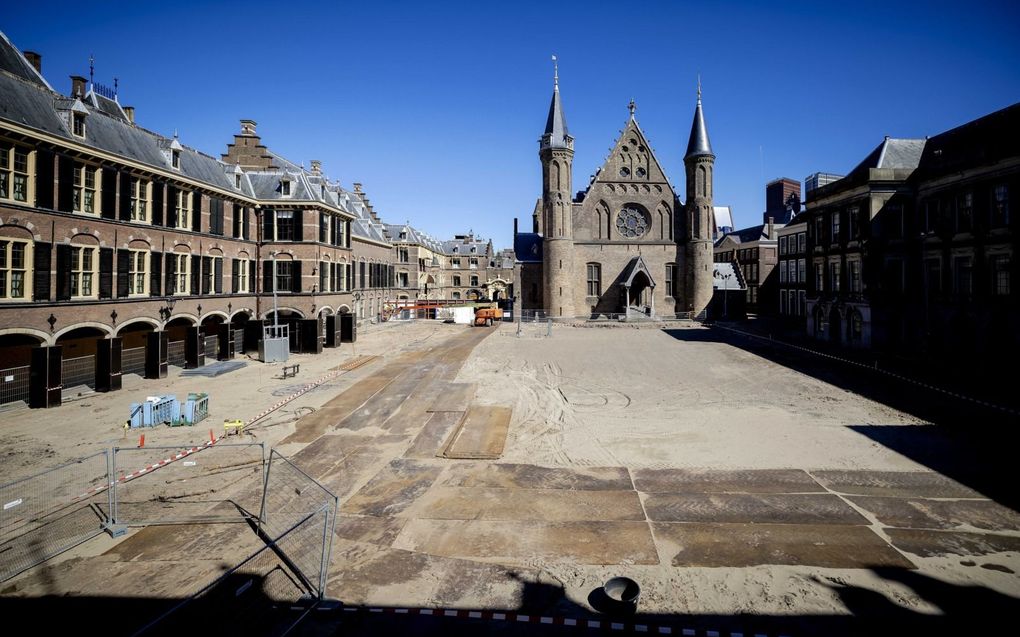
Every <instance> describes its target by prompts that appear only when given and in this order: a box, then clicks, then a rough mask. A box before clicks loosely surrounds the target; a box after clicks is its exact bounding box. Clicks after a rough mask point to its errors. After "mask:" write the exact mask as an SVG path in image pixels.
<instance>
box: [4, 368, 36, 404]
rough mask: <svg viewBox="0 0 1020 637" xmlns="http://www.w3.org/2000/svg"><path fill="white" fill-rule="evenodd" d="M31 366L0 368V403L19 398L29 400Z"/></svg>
mask: <svg viewBox="0 0 1020 637" xmlns="http://www.w3.org/2000/svg"><path fill="white" fill-rule="evenodd" d="M28 378H29V367H28V365H25V366H24V367H9V368H7V369H0V405H5V404H7V403H13V402H15V401H18V400H24V401H25V402H28Z"/></svg>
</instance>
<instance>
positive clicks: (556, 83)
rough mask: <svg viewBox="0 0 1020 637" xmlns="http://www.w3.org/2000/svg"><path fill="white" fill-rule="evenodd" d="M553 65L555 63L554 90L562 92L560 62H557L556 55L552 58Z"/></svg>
mask: <svg viewBox="0 0 1020 637" xmlns="http://www.w3.org/2000/svg"><path fill="white" fill-rule="evenodd" d="M552 63H553V90H554V91H558V90H560V65H559V62H557V61H556V56H555V55H554V56H552Z"/></svg>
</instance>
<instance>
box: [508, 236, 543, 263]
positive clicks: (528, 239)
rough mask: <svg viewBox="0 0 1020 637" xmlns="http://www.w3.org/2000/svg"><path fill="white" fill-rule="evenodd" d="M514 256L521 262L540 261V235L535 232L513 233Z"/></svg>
mask: <svg viewBox="0 0 1020 637" xmlns="http://www.w3.org/2000/svg"><path fill="white" fill-rule="evenodd" d="M514 258H516V259H517V260H518V261H520V262H522V263H541V262H542V235H540V234H538V233H535V232H518V233H517V234H516V235H514Z"/></svg>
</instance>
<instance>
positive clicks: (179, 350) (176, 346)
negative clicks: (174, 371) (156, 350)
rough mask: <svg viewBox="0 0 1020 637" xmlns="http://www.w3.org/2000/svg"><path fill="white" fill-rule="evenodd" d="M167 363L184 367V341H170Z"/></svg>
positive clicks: (167, 348)
mask: <svg viewBox="0 0 1020 637" xmlns="http://www.w3.org/2000/svg"><path fill="white" fill-rule="evenodd" d="M166 358H167V363H169V364H171V365H176V366H177V367H184V365H185V362H184V360H185V359H184V341H170V342H169V343H167V346H166Z"/></svg>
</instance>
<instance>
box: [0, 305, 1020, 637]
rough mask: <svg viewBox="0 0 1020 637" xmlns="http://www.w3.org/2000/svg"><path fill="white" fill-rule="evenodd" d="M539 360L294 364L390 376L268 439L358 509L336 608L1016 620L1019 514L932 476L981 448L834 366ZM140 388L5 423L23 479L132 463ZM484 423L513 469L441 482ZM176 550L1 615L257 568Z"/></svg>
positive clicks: (552, 349)
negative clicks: (133, 417)
mask: <svg viewBox="0 0 1020 637" xmlns="http://www.w3.org/2000/svg"><path fill="white" fill-rule="evenodd" d="M539 336H540V335H539V334H536V333H535V331H534V330H533V331H532V332H530V333H529V332H527V331H526V332H525V334H524V335H523V337H521V338H518V337H517V336H516V335H515V327H514V326H512V325H503V326H500V327H498V328H495V329H492V330H480V329H472V328H468V327H463V326H454V325H442V324H435V323H426V322H421V323H414V324H410V325H382V326H377V327H375V328H373V329H371V330H367V331H365V332H363V333H362V334H361V338H360V339H359V342H358V343H357V345H356V347H354V348H352V347H346V346H345V348H343V349H341V350H340V351H339V352H330V353H328V354H325V355H323V356H319V357H303V358H302V357H297V358H298V359H299V360H300V362H301V363H302V376H301V377H300V378H299V379H298V380H299V381H303V382H308V381H309V380H314V379H316V378H318V377H320V376H321V375H322V374H324V373H326V372H327V371H328V370H330V369H332V368H333V367H335V366H336V365H338V364H340V363H342V362H343V361H345V360H349V359H350V358H351V357H353V356H354V355H355V354H356V355H364V354H374V355H378V356H379V359H378V360H377V361H375V362H373V363H370V364H368V365H366V366H365V367H362V368H359V369H358V370H355V371H353V372H350V373H348V374H343V375H341V376H339V377H338V378H336V379H335V380H332V381H330V382H328V383H326V384H325V385H324V386H323V387H322V388H321V390H319V391H314V392H310V393H309V394H307V395H305V396H303V397H302V398H300V399H299V400H297V401H295V402H294V403H291V404H290V405H288V406H287V407H285V408H284V409H283V410H281V411H280V412H278V413H277V414H276V415H274V416H273V417H272V418H271V419H269V420H267V422H266V423H265V424H264V425H263V426H262V427H257V428H253V430H252V431H251V432H249V439H253V440H260V441H265V442H267V443H269V444H272V445H273V446H274V447H275V448H276V449H278V450H280V451H281V452H282V453H284V455H286V456H288V457H289V458H290V459H291V460H293V461H294V462H295V463H297V464H298V465H299V466H301V467H302V468H303V469H305V470H306V471H307V472H308V473H310V474H311V475H312V476H313V477H315V478H316V479H317V480H319V481H320V482H321V483H323V484H324V485H326V486H327V487H328V488H329V489H331V490H333V492H335V493H336V494H337V495H338V496H339V497H340V502H341V507H340V516H339V518H338V520H337V526H336V532H335V537H334V538H333V554H332V565H331V568H330V572H329V578H328V583H327V588H328V590H329V592H330V594H331V595H333V596H336V597H339V598H340V599H343V600H344V602H345V603H348V604H354V605H359V604H360V605H382V606H390V607H455V608H464V609H504V610H505V609H524V610H527V611H529V612H532V613H543V614H554V615H555V614H559V615H566V616H573V617H584V616H588V617H592V616H597V614H596V613H595V611H597V610H598V608H597V598H593V597H592V595H594V594H595V593H596V592H597V591H598V590H599V588H600V587H601V585H602V583H603V582H605V581H606V579H608V578H609V577H612V576H616V575H626V576H629V577H631V578H633V579H635V580H636V581H638V582H639V583H640V585H641V587H642V595H641V605H640V611H641V613H642V615H641V617H643V618H645V619H647V620H649V621H661V622H665V623H669V624H671V625H673V626H679V625H683V626H689V625H690V626H707V627H708V628H712V629H724V630H731V629H732V630H736V629H738V628H742V629H744V630H746V632H747V633H748V634H754V633H755V632H759V631H758V630H757V629H759V628H761V630H760V632H761V633H763V634H765V633H768V634H771V633H772V628H775V627H776V626H779V628H778V629H777V630H780V631H781V632H782V631H786V632H792V633H793V634H854V628H853V627H852V628H851V629H849V630H848V629H847V628H846V625H847V624H846V618H848V617H851V616H854V617H865V618H869V619H874V618H879V619H883V620H884V619H885V618H894V619H896V618H898V619H903V620H905V621H914V622H916V621H917V620H918V618H926V617H931V618H939V617H946V616H949V617H953V618H959V617H960V616H970V615H971V614H975V613H977V614H980V615H982V616H984V617H988V616H994V615H995V614H997V613H1000V612H1003V611H1004V609H1006V608H1010V607H1015V606H1016V604H1017V601H1018V598H1020V578H1018V577H1017V575H1016V573H1017V572H1020V515H1018V514H1017V513H1016V511H1015V509H1014V507H1013V505H1011V504H1010V505H1004V504H1003V501H1002V498H1001V497H998V493H993V492H991V491H987V490H985V489H983V486H982V485H983V484H985V483H981V484H980V485H979V484H978V483H975V482H973V481H970V480H968V479H965V478H964V477H961V476H962V475H963V474H960V473H958V472H956V471H955V470H948V469H947V470H945V471H943V472H942V473H940V469H941V467H940V466H936V463H933V462H931V460H930V458H931V454H933V453H941V454H942V455H946V454H947V453H949V454H951V453H955V452H956V450H957V449H958V448H959V447H958V442H959V440H958V438H957V437H955V434H954V433H953V432H950V431H945V430H943V429H942V428H941V427H934V426H932V425H931V424H929V423H927V422H925V421H924V420H922V419H920V418H917V417H915V416H911V415H909V414H907V413H903V412H900V411H897V410H895V409H893V408H890V407H888V406H887V405H886V404H884V403H883V402H876V401H874V400H871V399H869V398H866V397H865V396H863V395H861V394H860V393H857V392H854V391H849V390H847V389H842V388H840V386H837V385H836V384H833V382H830V381H832V379H833V375H832V373H831V371H832V370H830V369H829V368H828V367H826V366H825V364H824V363H821V364H819V367H818V369H813V368H812V367H811V365H812V364H808V365H802V366H798V365H785V364H779V363H777V362H773V361H772V360H770V359H769V358H768V357H765V356H760V355H759V354H758V353H756V352H755V350H754V349H753V348H747V347H741V346H738V345H739V344H732V343H727V342H719V341H718V339H717V338H716V336H717V335H715V334H714V333H713V331H712V330H710V329H707V328H701V327H694V326H688V327H686V328H684V329H679V330H668V331H663V330H660V329H654V328H652V327H651V326H645V327H642V328H640V329H634V328H629V327H614V328H608V329H592V328H586V327H562V326H557V327H556V328H554V331H553V336H552V337H551V338H540V337H539ZM830 367H831V366H830ZM797 369H800V370H801V371H796V370H797ZM276 375H277V374H276V373H275V369H273V368H271V367H268V366H262V365H259V364H257V363H253V364H251V365H249V367H248V368H245V369H244V370H241V371H238V372H234V373H232V374H228V375H226V376H222V377H219V378H213V379H181V378H171V379H168V380H167V381H166V383H165V385H166V388H167V389H172V390H173V391H176V392H177V393H178V394H182V393H186V392H187V391H194V389H193V388H194V387H200V388H202V390H204V391H208V392H209V393H210V394H212V396H213V402H212V403H211V404H212V412H213V416H212V417H211V418H210V421H211V422H212V423H220V422H221V420H222V419H223V418H227V417H230V418H233V417H237V418H245V417H246V415H251V414H255V413H258V412H259V411H261V410H262V409H263V408H264V407H266V406H267V405H268V404H271V403H272V402H274V401H275V400H278V398H277V397H278V396H279V395H283V394H289V393H290V392H291V391H293V389H294V388H296V387H299V386H300V383H295V381H294V380H293V379H287V380H286V381H284V380H282V379H278V378H275V376H276ZM137 382H139V383H140V382H141V381H137ZM130 383H131V381H130V380H129V381H128V382H126V388H125V390H124V391H122V392H119V393H115V394H109V395H106V396H101V397H98V396H93V397H87V398H85V399H84V400H82V401H80V402H78V403H71V404H69V405H67V406H64V407H61V408H59V409H56V410H49V411H46V412H43V411H28V410H25V411H20V412H16V413H11V412H8V413H4V414H0V423H2V426H0V444H2V449H3V450H4V451H3V453H5V454H7V455H6V456H5V457H4V460H3V463H2V464H0V468H2V475H3V477H4V479H9V478H8V476H14V477H17V475H19V474H20V475H24V474H27V473H30V472H31V471H33V470H35V469H37V468H39V467H40V466H50V465H52V464H54V463H55V462H58V461H61V460H64V459H68V458H71V457H74V456H77V455H82V454H83V453H85V452H86V451H90V450H92V449H96V448H97V447H99V446H102V445H107V444H119V443H120V442H122V441H125V440H126V441H127V444H129V445H130V444H133V443H135V442H136V441H135V440H134V438H135V437H136V436H137V434H138V432H137V431H132V432H131V433H130V434H129V436H128V437H129V438H130V440H128V439H127V438H125V437H124V436H123V433H122V430H121V429H120V422H118V419H119V416H118V415H119V414H126V413H127V404H128V403H129V402H131V401H132V400H137V398H136V396H137V395H138V394H139V393H140V392H141V391H142V388H141V386H136V387H137V388H136V389H133V388H132V386H131V384H130ZM153 385H158V384H156V383H154V384H153ZM144 391H145V392H146V393H150V394H151V393H160V390H159V389H156V388H154V387H153V386H152V385H149V384H146V385H145V386H144ZM893 391H894V392H895V391H898V390H896V389H895V388H893ZM922 398H923V396H920V397H918V399H922ZM470 405H475V406H492V407H509V408H512V416H511V420H510V425H509V432H508V435H507V437H506V441H505V446H504V448H503V450H502V457H501V458H499V459H498V460H494V461H491V460H451V459H448V458H444V457H439V456H441V455H442V451H443V449H444V448H445V446H446V442H447V441H448V440H450V439H451V436H452V435H453V434H452V432H455V431H456V427H457V424H458V422H460V421H461V420H462V419H463V414H464V413H465V412H466V411H468V410H469V409H470ZM79 414H80V415H79ZM67 415H71V417H70V418H68V417H67ZM210 426H213V427H215V426H216V425H210ZM208 429H209V426H199V427H196V428H195V429H189V428H175V429H167V428H157V429H150V430H146V441H147V444H182V443H184V442H202V441H204V440H205V439H207V437H208ZM153 441H154V442H153ZM890 441H893V442H895V444H894V443H893V442H890ZM903 441H906V443H903ZM915 447H916V449H915ZM922 448H923V449H922ZM916 450H923V451H925V453H915V451H916ZM925 454H928V455H927V456H926V455H925ZM961 457H963V456H961ZM926 458H927V459H926ZM966 459H967V461H968V462H969V456H967V457H966ZM996 470H997V472H998V473H999V474H1002V475H1005V471H1004V470H1001V468H996ZM943 473H945V474H946V475H943ZM1003 480H1007V479H1006V478H1003ZM1000 483H1002V484H1006V485H1008V480H1007V481H1006V482H1002V481H1001V480H1000ZM164 529H171V530H160V531H158V532H157V531H156V530H153V529H152V528H150V529H145V531H144V532H133V533H132V534H131V535H129V538H128V540H126V541H125V540H121V541H119V542H118V541H116V540H112V539H110V538H107V537H105V536H103V537H100V538H97V539H96V540H93V541H92V542H90V543H87V544H85V545H83V546H82V547H80V548H79V549H76V550H75V551H72V552H70V553H68V554H66V555H65V556H63V557H61V558H60V559H58V560H55V561H53V562H52V563H50V564H48V565H47V566H45V567H42V568H39V569H35V571H36V572H29V573H25V574H23V575H22V576H19V577H18V578H16V579H15V580H12V582H13V584H10V583H8V584H5V587H4V588H2V589H0V595H19V596H31V595H32V594H35V593H38V592H39V591H47V592H51V593H53V594H67V593H72V594H82V593H81V591H82V590H83V589H84V588H87V586H88V581H89V578H91V577H93V576H94V573H108V574H109V577H110V579H111V580H113V579H114V578H119V580H118V581H121V582H123V584H124V585H125V586H129V585H130V582H131V581H132V580H133V579H134V580H138V579H140V578H154V577H155V578H156V579H158V577H156V576H155V573H157V572H158V569H160V568H163V566H162V565H163V564H165V563H167V560H170V559H171V558H168V557H166V555H165V551H167V550H170V549H167V548H165V546H171V547H187V548H189V549H197V552H198V553H200V555H197V556H194V557H190V558H182V557H180V556H175V557H174V558H172V559H173V560H176V561H173V562H172V563H173V564H174V565H175V567H176V568H178V569H180V572H182V573H183V572H188V573H191V574H192V575H194V576H195V577H197V578H199V579H201V577H208V573H209V572H210V571H215V568H218V567H220V566H221V562H223V561H224V560H226V561H229V559H230V558H231V557H236V556H238V555H244V554H246V553H245V552H244V551H245V550H247V548H248V544H245V543H238V542H234V543H229V542H227V541H226V539H227V538H229V536H230V534H231V532H232V531H230V530H224V529H220V528H216V527H213V526H210V527H209V528H206V529H204V530H202V531H201V533H198V534H197V535H194V532H193V531H186V530H178V531H174V530H172V529H173V527H164ZM132 538H133V539H132ZM175 579H176V577H169V579H166V578H164V579H163V580H160V581H161V582H162V584H160V586H163V589H160V590H165V591H169V590H171V589H172V587H173V582H174V581H175ZM33 592H35V593H33ZM0 601H2V598H0ZM748 618H750V620H748ZM831 621H835V622H837V623H836V624H832V623H826V622H831ZM735 622H736V623H735ZM740 622H744V623H740ZM776 622H779V623H778V624H777V623H776ZM859 627H860V626H857V627H856V628H859ZM869 627H870V625H869ZM360 628H361V629H363V630H362V632H365V633H372V632H374V633H378V632H379V627H378V626H376V625H372V624H371V623H368V624H364V625H360ZM443 630H446V628H445V627H444V628H443ZM354 632H355V633H357V632H358V631H357V630H355V631H354ZM384 632H385V631H384ZM678 632H679V631H678ZM436 634H445V633H444V632H443V631H442V630H441V631H439V632H438V633H436Z"/></svg>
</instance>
